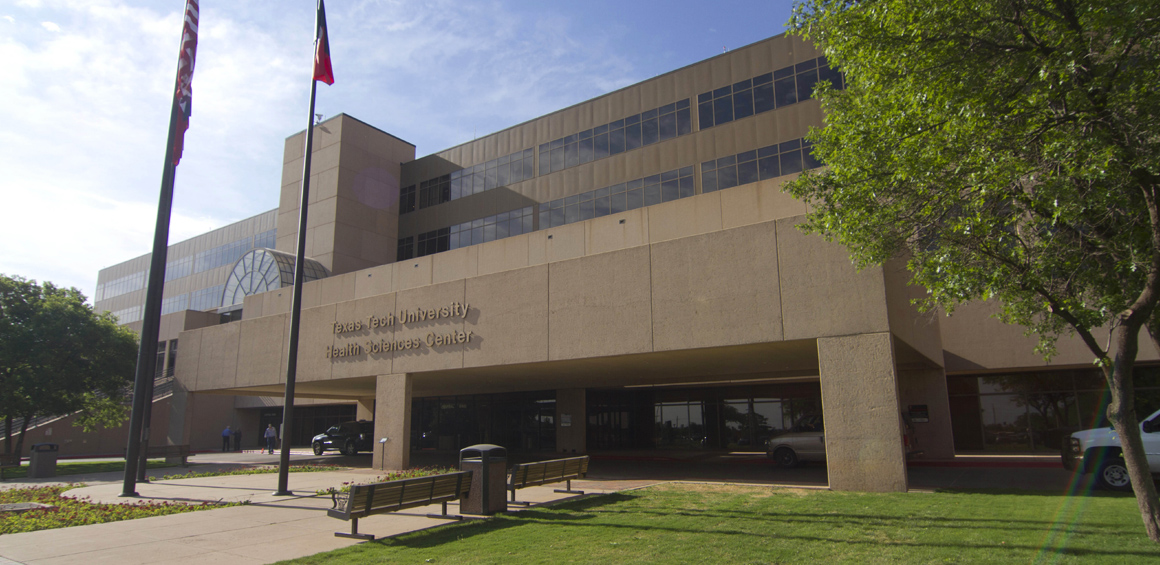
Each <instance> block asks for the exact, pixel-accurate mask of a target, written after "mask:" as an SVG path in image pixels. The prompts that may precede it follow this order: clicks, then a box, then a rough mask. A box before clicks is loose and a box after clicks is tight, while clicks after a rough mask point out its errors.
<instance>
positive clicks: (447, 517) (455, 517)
mask: <svg viewBox="0 0 1160 565" xmlns="http://www.w3.org/2000/svg"><path fill="white" fill-rule="evenodd" d="M427 517H428V518H439V519H442V520H462V519H463V516H460V515H458V514H448V513H447V501H446V500H444V501H443V513H442V514H428V515H427Z"/></svg>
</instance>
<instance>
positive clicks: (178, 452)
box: [145, 445, 189, 467]
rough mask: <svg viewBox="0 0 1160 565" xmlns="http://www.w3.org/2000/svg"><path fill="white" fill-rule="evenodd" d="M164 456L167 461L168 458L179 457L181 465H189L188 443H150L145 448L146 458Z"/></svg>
mask: <svg viewBox="0 0 1160 565" xmlns="http://www.w3.org/2000/svg"><path fill="white" fill-rule="evenodd" d="M162 457H163V458H165V461H166V462H167V463H168V462H169V460H170V459H178V458H180V459H181V466H182V467H188V466H189V446H188V445H150V446H149V448H148V449H146V450H145V458H146V459H158V458H162Z"/></svg>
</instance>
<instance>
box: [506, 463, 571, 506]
mask: <svg viewBox="0 0 1160 565" xmlns="http://www.w3.org/2000/svg"><path fill="white" fill-rule="evenodd" d="M587 474H588V456H587V455H583V456H581V457H569V458H567V459H553V460H551V461H536V462H534V463H517V464H516V465H514V466H512V474H511V478H510V479H509V480H508V485H507V488H508V490H510V491H511V493H512V500H511V503H512V504H522V505H524V506H527V505H529V504H530V503H529V502H520V501H517V500H516V489H521V488H524V487H534V486H537V485H543V484H547V483H558V482H560V481H567V482H568V488H567V489H565V490H559V489H557V490H556V492H561V493H565V494H584V491H582V490H572V479H582V478H584V475H587Z"/></svg>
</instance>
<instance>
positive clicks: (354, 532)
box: [334, 518, 375, 541]
mask: <svg viewBox="0 0 1160 565" xmlns="http://www.w3.org/2000/svg"><path fill="white" fill-rule="evenodd" d="M334 537H336V538H355V539H361V540H367V541H374V539H375V536H374V535H371V534H360V533H358V518H351V519H350V533H349V534H348V533H346V532H334Z"/></svg>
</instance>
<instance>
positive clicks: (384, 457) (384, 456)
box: [379, 437, 391, 471]
mask: <svg viewBox="0 0 1160 565" xmlns="http://www.w3.org/2000/svg"><path fill="white" fill-rule="evenodd" d="M390 439H391V438H389V437H385V438H383V439H380V440H379V445H381V446H383V449H382V453H381V454H380V455H379V470H380V471H384V470H386V465H387V441H388V440H390Z"/></svg>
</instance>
